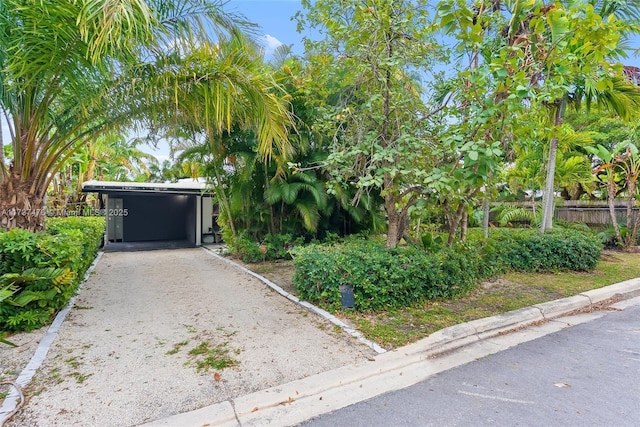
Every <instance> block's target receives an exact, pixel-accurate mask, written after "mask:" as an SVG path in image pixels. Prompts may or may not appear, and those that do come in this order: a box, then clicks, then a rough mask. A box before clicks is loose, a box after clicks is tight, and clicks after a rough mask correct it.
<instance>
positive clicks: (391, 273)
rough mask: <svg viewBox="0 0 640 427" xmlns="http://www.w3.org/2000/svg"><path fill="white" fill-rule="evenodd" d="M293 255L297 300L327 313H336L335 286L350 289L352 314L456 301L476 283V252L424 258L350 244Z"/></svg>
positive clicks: (409, 251)
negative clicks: (319, 304) (433, 300)
mask: <svg viewBox="0 0 640 427" xmlns="http://www.w3.org/2000/svg"><path fill="white" fill-rule="evenodd" d="M294 254H295V256H294V264H295V267H296V272H295V274H294V285H295V287H296V289H297V290H298V292H299V293H300V297H301V298H304V299H308V300H311V301H317V302H322V303H323V305H325V306H327V307H328V308H330V309H338V308H340V285H351V286H353V293H354V296H355V309H356V310H359V311H367V310H384V309H389V308H395V307H401V306H405V305H409V304H411V303H413V302H415V301H418V300H420V299H423V298H448V297H452V296H455V295H459V294H461V293H463V292H465V291H466V290H468V289H470V288H471V287H472V286H473V285H474V284H475V282H476V279H477V269H478V265H477V260H478V256H477V254H476V250H475V249H473V248H470V247H464V246H460V247H456V248H444V249H442V250H441V251H439V252H437V253H427V252H425V251H423V250H422V249H419V248H415V247H409V248H394V249H386V248H385V247H384V246H383V245H382V244H381V243H379V242H375V241H368V240H351V241H348V242H346V243H343V244H340V245H332V246H327V245H311V246H307V247H304V248H296V250H295V251H294Z"/></svg>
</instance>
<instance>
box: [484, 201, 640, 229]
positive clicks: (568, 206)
mask: <svg viewBox="0 0 640 427" xmlns="http://www.w3.org/2000/svg"><path fill="white" fill-rule="evenodd" d="M500 204H501V203H494V204H493V205H494V206H495V205H500ZM507 204H508V205H509V206H513V207H520V208H525V209H534V203H533V202H515V203H514V202H509V203H507ZM535 206H536V207H538V208H539V207H540V206H541V202H536V203H535ZM614 207H615V212H616V218H617V219H618V223H619V224H621V225H625V224H626V223H627V202H626V201H625V200H616V201H615V202H614ZM639 214H640V207H638V206H635V207H634V208H633V220H634V221H635V219H636V217H637V215H639ZM554 218H555V219H558V220H561V221H566V222H581V223H584V224H587V225H593V226H602V225H604V226H607V225H610V224H611V217H610V215H609V205H608V204H607V201H606V200H562V201H556V202H555V210H554Z"/></svg>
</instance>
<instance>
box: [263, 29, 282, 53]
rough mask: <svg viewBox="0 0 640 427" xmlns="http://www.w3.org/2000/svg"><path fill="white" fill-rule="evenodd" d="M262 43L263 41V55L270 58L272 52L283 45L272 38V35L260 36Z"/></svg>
mask: <svg viewBox="0 0 640 427" xmlns="http://www.w3.org/2000/svg"><path fill="white" fill-rule="evenodd" d="M262 41H263V46H264V49H265V55H266V56H270V55H272V54H273V52H274V51H275V50H276V49H277V48H278V47H280V46H282V45H283V43H282V42H281V41H280V40H278V39H277V38H275V37H273V36H272V35H269V34H265V35H264V36H262Z"/></svg>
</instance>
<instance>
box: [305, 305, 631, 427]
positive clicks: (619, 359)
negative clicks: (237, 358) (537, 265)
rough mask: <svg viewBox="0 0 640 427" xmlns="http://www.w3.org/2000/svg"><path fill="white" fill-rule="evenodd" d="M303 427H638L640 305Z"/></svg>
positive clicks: (529, 343) (306, 423) (316, 420)
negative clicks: (489, 426) (488, 426)
mask: <svg viewBox="0 0 640 427" xmlns="http://www.w3.org/2000/svg"><path fill="white" fill-rule="evenodd" d="M301 425H303V426H308V427H321V426H327V427H334V426H349V427H357V426H363V427H364V426H366V427H372V426H394V427H395V426H486V425H491V426H638V425H640V305H635V306H632V307H628V308H626V309H625V310H624V311H612V312H610V313H609V314H607V315H605V316H603V317H601V318H599V319H596V320H593V321H591V322H588V323H583V324H580V325H577V326H574V327H571V328H568V329H564V330H562V331H560V332H556V333H553V334H550V335H547V336H544V337H542V338H539V339H536V340H533V341H529V342H526V343H524V344H520V345H518V346H516V347H514V348H511V349H509V350H506V351H503V352H500V353H497V354H493V355H491V356H488V357H485V358H483V359H480V360H477V361H475V362H472V363H469V364H466V365H463V366H460V367H458V368H454V369H451V370H449V371H446V372H443V373H441V374H438V375H434V376H433V377H430V378H429V379H427V380H425V381H423V382H421V383H418V384H417V385H415V386H412V387H409V388H406V389H403V390H400V391H396V392H392V393H387V394H384V395H381V396H378V397H376V398H373V399H370V400H367V401H364V402H360V403H358V404H355V405H352V406H348V407H346V408H344V409H341V410H338V411H335V412H332V413H329V414H326V415H323V416H320V417H317V418H314V419H312V420H309V421H307V422H305V423H303V424H301Z"/></svg>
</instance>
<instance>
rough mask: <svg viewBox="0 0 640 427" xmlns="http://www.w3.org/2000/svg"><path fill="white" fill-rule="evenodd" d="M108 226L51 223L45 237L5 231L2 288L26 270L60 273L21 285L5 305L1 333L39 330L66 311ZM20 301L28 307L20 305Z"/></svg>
mask: <svg viewBox="0 0 640 427" xmlns="http://www.w3.org/2000/svg"><path fill="white" fill-rule="evenodd" d="M104 226H105V222H104V218H100V217H69V218H49V219H48V220H47V230H46V231H44V232H40V233H32V232H29V231H26V230H20V229H13V230H10V231H4V232H0V280H2V281H0V285H2V284H3V282H7V281H8V280H9V279H11V278H14V277H16V276H19V275H21V274H23V273H25V272H27V271H28V272H29V274H31V275H32V274H34V273H32V272H33V271H36V272H37V271H43V272H44V271H46V272H49V273H50V272H58V274H56V275H55V276H57V277H54V278H51V277H47V276H48V275H47V274H45V273H43V274H41V275H39V276H38V275H37V276H34V277H31V280H25V281H23V282H20V285H18V286H17V289H15V290H16V292H15V293H14V294H13V296H12V297H11V298H8V299H5V300H4V301H2V302H0V330H5V331H7V330H10V331H20V330H27V331H29V330H33V329H37V328H39V327H41V326H43V325H45V324H46V323H48V322H49V321H50V320H51V319H52V317H53V316H54V315H55V314H56V312H57V311H59V310H61V309H62V308H64V307H65V306H66V305H67V303H68V302H69V299H70V298H71V297H72V296H73V295H74V293H75V292H76V290H77V287H78V285H79V283H80V281H81V280H82V277H83V276H84V273H85V272H86V270H87V268H88V267H89V266H90V265H91V262H92V261H93V259H94V258H95V256H96V254H97V251H98V249H99V247H100V244H101V242H102V237H103V234H104ZM34 269H35V270H34ZM20 301H22V302H24V301H29V302H28V303H26V304H16V302H20Z"/></svg>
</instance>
